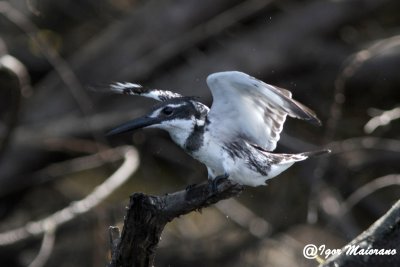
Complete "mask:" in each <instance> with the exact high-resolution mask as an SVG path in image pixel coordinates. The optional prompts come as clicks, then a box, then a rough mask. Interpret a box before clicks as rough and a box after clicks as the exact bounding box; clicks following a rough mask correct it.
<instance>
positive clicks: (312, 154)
mask: <svg viewBox="0 0 400 267" xmlns="http://www.w3.org/2000/svg"><path fill="white" fill-rule="evenodd" d="M331 152H332V151H331V150H330V149H327V148H325V149H321V150H315V151H309V152H303V153H300V155H302V156H305V157H316V156H320V155H323V154H329V153H331Z"/></svg>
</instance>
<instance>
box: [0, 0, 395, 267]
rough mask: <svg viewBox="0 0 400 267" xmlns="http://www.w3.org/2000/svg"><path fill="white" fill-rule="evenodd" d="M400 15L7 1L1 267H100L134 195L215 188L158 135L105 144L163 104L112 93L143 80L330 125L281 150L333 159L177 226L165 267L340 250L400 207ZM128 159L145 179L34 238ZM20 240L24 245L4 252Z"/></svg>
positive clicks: (339, 8) (166, 242) (165, 238)
mask: <svg viewBox="0 0 400 267" xmlns="http://www.w3.org/2000/svg"><path fill="white" fill-rule="evenodd" d="M399 11H400V2H399V1H396V0H379V1H376V0H363V1H362V0H348V1H340V0H339V1H308V0H302V1H292V0H284V1H272V0H271V1H257V0H248V1H238V0H229V1H228V0H203V1H194V0H186V1H179V0H171V1H156V0H153V1H139V0H96V1H95V0H80V1H67V0H57V1H52V0H13V1H0V199H1V201H0V230H1V232H2V233H3V234H0V266H16V267H19V266H32V267H33V266H59V267H66V266H105V264H106V263H107V261H108V257H109V241H108V226H110V225H119V226H121V223H122V221H123V216H124V212H125V205H126V204H127V203H128V199H129V195H130V194H132V193H133V192H144V193H147V194H157V195H161V194H165V193H168V192H174V191H178V190H181V189H184V188H185V187H186V186H187V185H189V184H193V183H199V182H202V181H205V179H206V177H207V173H206V169H205V167H204V166H202V165H201V164H199V163H198V162H196V161H195V160H193V159H191V158H190V157H189V156H187V155H186V154H185V153H184V152H183V151H182V150H180V149H179V148H178V147H177V146H176V145H174V144H173V143H172V141H171V140H170V139H169V136H168V135H167V134H166V133H164V132H161V131H157V130H142V131H137V132H135V133H134V134H133V136H131V135H125V136H118V137H105V133H106V132H107V131H108V130H109V129H111V128H112V127H114V126H116V125H118V124H120V123H122V122H125V121H127V120H129V119H132V118H135V117H136V116H139V115H141V114H144V113H145V112H146V110H147V109H148V108H150V106H151V105H152V103H153V102H152V101H150V100H146V99H142V98H139V97H129V96H120V95H112V94H109V93H105V92H104V91H106V89H107V84H109V83H110V82H114V81H131V82H135V83H141V84H143V85H146V86H148V87H158V88H163V89H169V90H173V91H177V92H179V93H182V94H184V95H195V96H199V97H201V101H203V102H204V103H206V104H208V105H209V104H210V103H211V102H212V99H211V94H210V92H209V90H208V88H207V86H206V83H205V78H206V77H207V75H208V74H210V73H212V72H217V71H223V70H239V71H243V72H246V73H248V74H250V75H252V76H255V77H257V78H259V79H261V80H263V81H265V82H267V83H270V84H274V85H277V86H280V87H282V88H287V89H289V90H291V91H292V92H293V95H294V98H295V99H297V100H299V101H300V102H302V103H304V104H306V105H307V106H309V107H311V108H312V109H314V110H315V111H316V113H317V114H318V116H319V117H320V118H321V120H322V122H323V126H322V127H320V128H318V127H314V126H312V125H309V124H307V123H305V122H303V121H297V120H293V119H288V120H287V122H286V124H285V128H284V131H283V135H282V137H281V141H280V143H279V146H278V148H277V151H278V152H298V151H305V150H313V149H317V148H320V147H329V148H331V149H332V150H333V153H332V154H331V155H329V156H327V157H321V158H316V159H312V160H308V161H306V162H302V163H299V164H297V165H295V166H293V167H292V168H291V169H289V170H288V171H286V172H285V173H283V174H281V175H280V176H279V177H277V178H275V179H273V180H271V182H270V183H269V185H268V186H266V187H258V188H246V190H245V191H244V192H243V193H242V194H241V195H240V196H239V197H237V198H235V199H231V200H227V201H223V202H220V203H218V204H217V205H214V206H212V207H210V208H207V209H205V210H203V211H202V212H201V213H191V214H189V215H187V216H183V217H181V218H179V219H176V220H174V221H173V222H172V223H170V224H168V225H167V227H166V229H165V230H164V233H163V235H162V240H161V242H160V247H159V249H158V252H157V257H156V266H316V265H318V262H317V261H315V260H308V259H305V258H304V257H303V254H302V250H303V247H304V245H305V244H307V243H313V244H316V245H321V244H325V245H326V247H327V248H331V249H335V248H340V247H341V246H343V245H344V244H346V243H347V242H348V241H350V240H351V239H352V238H354V237H355V236H357V235H358V234H359V233H361V232H362V231H363V230H364V229H366V228H367V227H368V226H369V225H370V224H371V223H373V222H374V221H375V220H377V219H378V218H379V217H380V216H381V215H382V214H384V213H385V211H387V210H388V209H389V208H390V207H391V205H392V204H393V203H394V202H395V201H396V200H397V199H399V196H400V188H399V187H398V185H400V178H399V173H400V165H399V163H400V141H399V136H400V135H399V129H400V123H399V120H398V118H399V117H400V107H399V102H400V90H399V88H400V75H399V70H400V35H399V34H400V12H399ZM93 88H101V89H99V90H97V89H95V90H93ZM127 144H128V145H133V146H134V147H136V148H137V149H138V151H139V154H140V161H141V164H140V167H139V169H138V170H137V171H136V172H135V173H134V175H132V176H131V177H130V179H129V180H128V181H127V182H126V183H124V184H123V185H122V186H121V187H119V188H118V189H117V190H116V191H115V192H113V193H112V195H111V196H110V197H108V198H107V199H106V200H105V201H103V202H102V203H100V204H99V205H97V206H95V207H94V208H91V209H90V210H89V211H88V212H87V213H84V214H82V215H79V216H76V218H74V219H72V220H70V221H68V222H67V223H64V224H60V225H56V227H55V226H54V227H53V228H52V229H53V230H52V231H50V232H53V233H52V235H51V236H52V238H50V239H46V238H45V240H42V239H43V238H42V235H41V234H39V235H37V236H31V235H30V233H28V232H29V231H28V230H27V229H28V228H29V227H30V226H32V224H29V222H34V221H37V220H40V219H42V218H45V217H47V216H49V215H51V214H53V213H55V212H56V211H58V210H61V209H63V208H64V207H67V206H68V205H70V204H71V203H75V202H74V201H78V200H80V199H83V198H85V197H86V196H87V195H88V194H90V192H92V190H93V189H94V188H95V187H96V186H98V185H99V184H101V183H102V182H103V181H105V180H106V179H107V177H109V176H110V175H111V174H112V173H113V172H114V171H115V170H116V169H118V167H119V166H120V164H121V163H122V161H123V160H122V157H118V156H117V157H115V155H114V154H111V155H113V156H107V155H108V154H106V155H103V154H101V153H100V154H101V155H100V154H98V153H99V151H107V150H108V149H111V148H115V147H118V146H122V145H127ZM91 155H92V156H93V155H95V156H96V155H97V156H96V157H94V158H93V157H91ZM396 185H397V186H396ZM13 229H22V230H21V231H22V232H25V233H28V234H26V236H24V237H16V238H15V240H16V241H12V240H11V241H10V240H9V241H7V240H8V239H6V236H8V237H9V235H7V233H8V234H10V232H9V231H11V230H13ZM46 229H47V228H46ZM46 236H48V235H46ZM49 240H50V241H49ZM42 241H43V242H42ZM46 242H47V243H46ZM38 258H39V259H38Z"/></svg>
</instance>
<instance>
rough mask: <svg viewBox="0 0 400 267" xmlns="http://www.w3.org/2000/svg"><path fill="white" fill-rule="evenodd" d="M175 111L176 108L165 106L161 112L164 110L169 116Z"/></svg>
mask: <svg viewBox="0 0 400 267" xmlns="http://www.w3.org/2000/svg"><path fill="white" fill-rule="evenodd" d="M173 111H174V110H173V109H172V108H171V107H165V108H163V110H162V111H161V112H162V113H163V114H164V115H167V116H169V115H171V114H172V112H173Z"/></svg>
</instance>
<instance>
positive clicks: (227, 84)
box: [109, 71, 329, 186]
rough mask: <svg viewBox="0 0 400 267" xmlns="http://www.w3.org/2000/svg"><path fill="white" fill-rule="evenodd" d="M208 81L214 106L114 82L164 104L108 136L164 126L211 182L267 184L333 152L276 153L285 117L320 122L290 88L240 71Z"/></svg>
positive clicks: (115, 86) (117, 86)
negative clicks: (310, 159)
mask: <svg viewBox="0 0 400 267" xmlns="http://www.w3.org/2000/svg"><path fill="white" fill-rule="evenodd" d="M207 84H208V87H209V88H210V90H211V93H212V96H213V103H212V105H211V108H208V107H207V106H206V105H204V104H202V103H200V102H199V101H197V100H196V98H194V97H185V96H182V95H180V94H178V93H174V92H171V91H165V90H159V89H146V88H143V87H142V86H141V85H139V84H134V83H115V84H112V85H111V89H112V91H114V92H117V93H121V94H127V95H139V96H144V97H149V98H153V99H156V100H158V101H160V102H161V103H159V104H158V105H156V106H154V107H153V109H152V110H151V111H150V112H149V113H148V114H147V115H145V116H143V117H141V118H137V119H134V120H132V121H130V122H127V123H125V124H123V125H121V126H119V127H117V128H115V129H114V130H112V131H110V132H109V134H111V135H112V134H120V133H125V132H130V131H133V130H135V129H138V128H144V127H146V128H159V129H163V130H166V131H168V132H169V134H170V136H171V138H172V140H173V141H174V142H175V143H176V144H177V145H179V146H180V147H181V148H183V149H184V150H185V151H186V153H188V154H189V155H191V156H192V157H193V158H195V159H197V160H198V161H200V162H202V163H203V164H205V165H206V167H207V170H208V178H209V180H211V181H213V184H216V182H217V181H218V180H220V179H222V178H229V179H231V180H232V181H234V182H236V183H239V184H242V185H248V186H259V185H265V184H266V182H267V181H268V180H269V179H271V178H273V177H275V176H277V175H279V174H280V173H281V172H283V171H285V170H286V169H287V168H289V167H290V166H291V165H293V163H295V162H298V161H302V160H305V159H307V158H308V157H310V156H313V155H318V154H323V153H327V152H329V150H320V151H314V152H304V153H298V154H278V153H272V151H273V150H274V149H275V148H276V143H277V142H278V140H279V138H280V133H281V131H282V128H283V124H284V122H285V120H286V116H287V115H289V116H290V117H293V118H298V119H303V120H306V121H309V122H311V123H313V124H316V125H320V124H321V122H320V120H319V119H318V118H317V116H316V115H315V113H314V112H313V111H312V110H310V109H309V108H307V107H305V106H304V105H303V104H300V103H299V102H297V101H296V100H294V99H292V94H291V92H290V91H288V90H285V89H282V88H279V87H276V86H272V85H269V84H266V83H264V82H262V81H260V80H258V79H256V78H254V77H251V76H249V75H247V74H245V73H242V72H238V71H227V72H218V73H213V74H211V75H209V76H208V77H207Z"/></svg>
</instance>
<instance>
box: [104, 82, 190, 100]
mask: <svg viewBox="0 0 400 267" xmlns="http://www.w3.org/2000/svg"><path fill="white" fill-rule="evenodd" d="M111 91H113V92H116V93H119V94H125V95H139V96H144V97H148V98H153V99H155V100H158V101H166V100H169V99H173V98H178V97H183V96H182V95H180V94H178V93H174V92H171V91H167V90H160V89H149V88H144V87H143V86H141V85H140V84H136V83H128V82H117V83H113V84H111Z"/></svg>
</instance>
